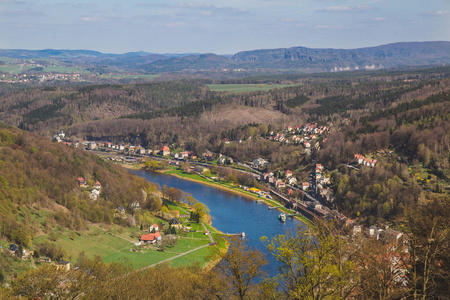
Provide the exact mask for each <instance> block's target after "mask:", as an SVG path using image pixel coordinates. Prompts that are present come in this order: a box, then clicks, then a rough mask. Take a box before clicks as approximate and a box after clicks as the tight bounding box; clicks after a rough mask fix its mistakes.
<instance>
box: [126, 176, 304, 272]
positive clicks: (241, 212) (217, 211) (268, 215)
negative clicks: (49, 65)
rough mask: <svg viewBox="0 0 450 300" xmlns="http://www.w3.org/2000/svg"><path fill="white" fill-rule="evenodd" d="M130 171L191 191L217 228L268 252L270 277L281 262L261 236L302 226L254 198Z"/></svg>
mask: <svg viewBox="0 0 450 300" xmlns="http://www.w3.org/2000/svg"><path fill="white" fill-rule="evenodd" d="M130 172H131V173H133V174H136V175H137V176H139V177H143V178H146V179H148V180H149V181H151V182H155V183H156V182H157V183H159V185H160V186H161V187H162V186H163V185H166V186H168V187H176V188H179V189H181V190H183V191H185V192H187V193H190V194H192V196H193V197H194V198H195V199H197V200H198V201H200V202H202V203H204V204H206V205H207V206H208V208H209V209H210V215H211V218H212V226H214V227H215V228H217V229H218V230H220V231H222V232H225V233H240V232H245V237H246V239H247V241H248V245H249V246H251V247H256V248H258V249H259V250H261V251H262V252H264V253H265V254H266V257H267V259H268V260H269V262H270V263H269V266H268V267H267V268H266V271H267V272H268V273H269V275H271V276H274V275H275V274H276V271H277V270H276V269H277V266H278V265H279V264H278V263H277V261H276V260H275V259H274V258H273V257H272V256H271V255H270V254H269V253H268V251H267V250H266V249H265V247H264V245H263V243H262V242H261V241H260V237H262V236H267V237H268V238H269V239H270V238H271V237H274V236H276V235H278V234H283V233H285V232H286V230H294V229H295V227H296V226H298V225H301V226H303V224H302V223H301V222H300V221H298V220H295V219H292V218H288V219H287V220H286V223H282V222H281V221H279V220H278V215H279V214H280V212H279V211H278V210H276V209H274V210H269V209H268V206H267V205H265V204H258V203H256V202H255V201H254V200H251V199H249V198H246V197H243V196H240V195H237V194H233V193H230V192H227V191H224V190H221V189H218V188H214V187H211V186H207V185H203V184H200V183H197V182H192V181H188V180H183V179H180V178H178V177H175V176H170V175H166V174H161V173H146V172H142V171H136V170H131V171H130Z"/></svg>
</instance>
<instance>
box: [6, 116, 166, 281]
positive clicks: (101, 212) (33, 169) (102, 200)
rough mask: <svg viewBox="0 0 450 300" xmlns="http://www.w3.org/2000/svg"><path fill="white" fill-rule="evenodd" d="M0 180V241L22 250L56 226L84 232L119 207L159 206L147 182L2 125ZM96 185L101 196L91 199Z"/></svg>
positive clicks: (111, 217) (110, 219)
mask: <svg viewBox="0 0 450 300" xmlns="http://www.w3.org/2000/svg"><path fill="white" fill-rule="evenodd" d="M80 177H82V178H83V179H84V180H85V185H86V186H85V187H83V186H80V184H79V180H78V178H80ZM0 181H1V186H0V240H2V241H4V240H5V239H6V240H9V241H11V242H15V243H18V244H19V245H22V246H23V247H31V246H32V239H33V238H34V237H35V236H37V235H41V234H46V233H49V232H51V231H53V230H54V229H55V228H56V227H58V228H59V229H61V230H64V229H68V230H74V231H78V230H84V229H86V228H87V222H103V223H107V224H108V223H113V222H114V212H115V210H116V209H117V207H119V206H122V207H124V208H126V210H127V211H131V210H130V209H131V208H130V207H131V204H132V203H139V204H140V205H141V206H142V207H148V208H149V209H156V210H157V209H159V208H160V207H161V203H160V199H159V198H154V197H153V196H152V195H153V193H154V192H156V191H157V189H156V186H154V185H153V184H151V183H149V182H148V181H146V180H144V179H139V178H137V177H135V176H132V175H130V174H129V173H128V172H127V171H126V170H125V169H123V168H121V167H118V166H116V165H113V164H112V163H109V162H105V161H104V160H102V159H101V158H99V157H97V156H94V155H91V154H89V153H86V152H84V151H82V150H78V149H74V148H73V147H71V146H68V145H65V144H63V143H53V142H51V141H50V140H49V139H47V138H43V137H40V136H38V135H36V134H34V133H30V132H24V131H21V130H19V129H17V128H12V127H8V126H6V125H4V124H2V125H1V127H0ZM97 181H98V182H99V183H100V185H101V189H100V196H99V197H98V198H97V199H92V195H91V191H92V190H93V189H94V184H95V183H96V182H97ZM115 221H117V220H115ZM124 225H127V224H125V223H124ZM3 268H6V265H4V266H2V268H0V273H3V274H4V272H3V271H5V270H4V269H3ZM7 273H8V272H7Z"/></svg>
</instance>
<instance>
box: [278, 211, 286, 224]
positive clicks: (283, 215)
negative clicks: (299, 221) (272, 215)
mask: <svg viewBox="0 0 450 300" xmlns="http://www.w3.org/2000/svg"><path fill="white" fill-rule="evenodd" d="M278 219H280V221H281V222H283V223H284V222H286V215H285V214H284V213H281V214H280V215H279V216H278Z"/></svg>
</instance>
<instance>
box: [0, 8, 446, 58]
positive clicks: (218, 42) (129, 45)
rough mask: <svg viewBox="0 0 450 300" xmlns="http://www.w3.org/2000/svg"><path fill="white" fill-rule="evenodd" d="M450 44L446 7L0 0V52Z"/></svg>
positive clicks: (234, 50)
mask: <svg viewBox="0 0 450 300" xmlns="http://www.w3.org/2000/svg"><path fill="white" fill-rule="evenodd" d="M408 41H450V0H373V1H370V0H368V1H352V0H209V1H208V0H191V1H177V0H71V1H69V0H0V49H31V50H37V49H87V50H97V51H101V52H104V53H126V52H134V51H146V52H151V53H216V54H234V53H237V52H239V51H245V50H254V49H270V48H287V47H294V46H303V47H309V48H344V49H351V48H361V47H370V46H378V45H382V44H388V43H394V42H408Z"/></svg>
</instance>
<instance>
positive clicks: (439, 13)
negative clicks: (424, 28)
mask: <svg viewBox="0 0 450 300" xmlns="http://www.w3.org/2000/svg"><path fill="white" fill-rule="evenodd" d="M425 15H428V16H450V11H447V10H438V11H433V12H431V11H430V12H427V13H425Z"/></svg>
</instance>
